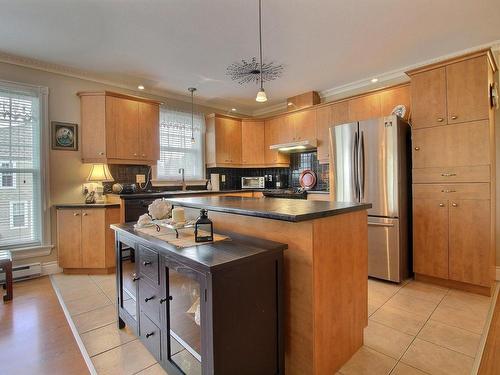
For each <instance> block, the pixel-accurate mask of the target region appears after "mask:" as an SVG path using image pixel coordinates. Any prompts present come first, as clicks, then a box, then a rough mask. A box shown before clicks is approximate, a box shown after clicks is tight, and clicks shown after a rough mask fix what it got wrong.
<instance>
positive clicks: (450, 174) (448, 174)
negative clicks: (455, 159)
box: [441, 172, 457, 177]
mask: <svg viewBox="0 0 500 375" xmlns="http://www.w3.org/2000/svg"><path fill="white" fill-rule="evenodd" d="M456 175H457V174H456V173H453V172H451V173H441V176H443V177H454V176H456Z"/></svg>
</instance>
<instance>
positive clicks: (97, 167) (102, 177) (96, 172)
mask: <svg viewBox="0 0 500 375" xmlns="http://www.w3.org/2000/svg"><path fill="white" fill-rule="evenodd" d="M87 180H88V181H91V182H111V181H114V180H115V179H114V178H113V176H111V172H110V171H109V168H108V166H107V165H106V164H92V169H91V170H90V173H89V177H88V178H87Z"/></svg>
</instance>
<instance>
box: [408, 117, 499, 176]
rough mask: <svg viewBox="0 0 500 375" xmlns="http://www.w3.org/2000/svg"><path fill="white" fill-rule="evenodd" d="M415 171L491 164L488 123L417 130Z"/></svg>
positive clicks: (477, 122) (414, 145)
mask: <svg viewBox="0 0 500 375" xmlns="http://www.w3.org/2000/svg"><path fill="white" fill-rule="evenodd" d="M412 144H413V154H412V156H413V168H429V167H455V166H473V165H489V164H490V127H489V122H488V121H475V122H468V123H464V124H457V125H445V126H441V127H434V128H427V129H414V130H413V133H412Z"/></svg>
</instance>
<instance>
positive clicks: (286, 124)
mask: <svg viewBox="0 0 500 375" xmlns="http://www.w3.org/2000/svg"><path fill="white" fill-rule="evenodd" d="M281 120H282V123H281V125H280V127H279V132H278V143H290V142H293V141H295V122H294V113H290V114H288V115H285V116H283V117H281Z"/></svg>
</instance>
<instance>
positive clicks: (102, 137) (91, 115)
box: [80, 95, 107, 162]
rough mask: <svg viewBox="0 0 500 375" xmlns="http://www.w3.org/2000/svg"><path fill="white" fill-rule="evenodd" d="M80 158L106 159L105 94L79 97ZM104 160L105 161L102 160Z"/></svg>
mask: <svg viewBox="0 0 500 375" xmlns="http://www.w3.org/2000/svg"><path fill="white" fill-rule="evenodd" d="M80 105H81V120H82V127H81V134H82V142H81V145H82V159H83V160H84V162H85V161H86V160H93V161H94V162H95V161H96V160H100V159H102V160H105V159H106V151H107V148H106V135H107V134H106V96H104V95H85V96H82V97H81V98H80ZM103 162H105V161H103Z"/></svg>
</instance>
